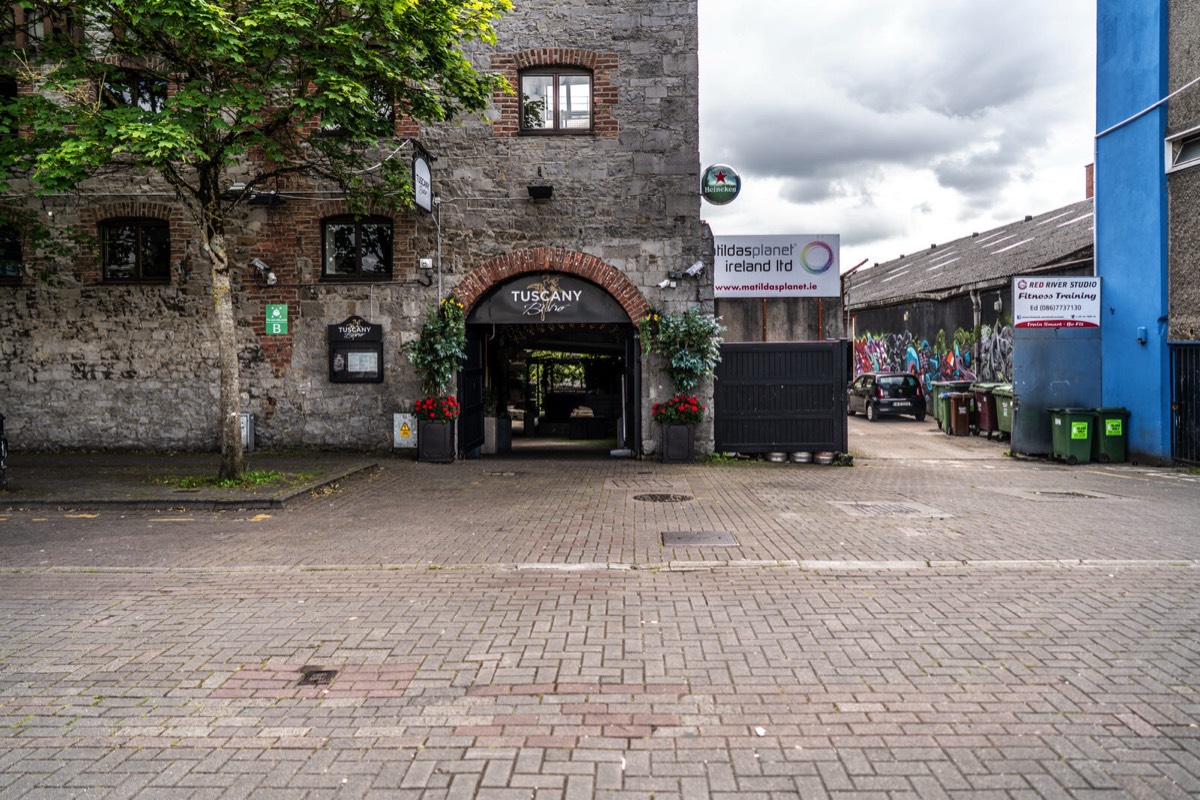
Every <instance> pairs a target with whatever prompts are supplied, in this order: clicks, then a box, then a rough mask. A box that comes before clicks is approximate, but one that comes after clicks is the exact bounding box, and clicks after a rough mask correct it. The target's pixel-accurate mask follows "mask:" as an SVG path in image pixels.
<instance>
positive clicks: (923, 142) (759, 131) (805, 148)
mask: <svg viewBox="0 0 1200 800" xmlns="http://www.w3.org/2000/svg"><path fill="white" fill-rule="evenodd" d="M701 125H702V126H703V127H705V129H706V131H708V134H707V135H708V136H710V137H711V138H712V139H713V140H714V141H717V142H720V143H721V144H722V148H721V149H722V152H723V153H727V154H728V156H727V157H728V158H729V159H730V160H731V161H736V162H737V163H736V164H734V166H738V167H739V168H742V169H745V170H747V171H751V172H754V173H756V174H759V175H768V176H783V177H787V176H804V177H805V178H808V179H812V178H827V179H833V178H836V177H839V176H845V174H846V172H847V171H848V170H855V169H861V168H866V167H877V166H879V165H881V164H904V165H909V166H915V167H925V166H928V165H929V163H930V162H931V160H932V159H933V158H935V157H936V156H938V155H940V154H944V153H946V152H947V151H948V150H950V151H953V150H954V149H956V148H958V147H960V146H961V145H962V143H963V134H964V131H963V130H961V126H958V125H955V124H954V123H953V122H952V121H949V120H946V119H944V118H938V117H934V116H931V115H927V114H926V115H908V114H906V115H891V116H885V115H879V114H874V113H870V112H867V111H865V110H864V109H862V108H861V107H860V106H856V105H854V104H852V103H845V104H843V105H841V106H823V107H822V106H814V107H813V108H796V109H779V108H774V109H772V108H750V109H745V110H744V111H743V112H741V113H738V114H736V115H734V116H731V115H729V114H728V113H723V114H721V115H715V114H714V115H711V116H709V117H706V118H705V119H703V120H702V122H701Z"/></svg>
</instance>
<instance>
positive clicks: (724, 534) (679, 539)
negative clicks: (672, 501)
mask: <svg viewBox="0 0 1200 800" xmlns="http://www.w3.org/2000/svg"><path fill="white" fill-rule="evenodd" d="M662 543H663V547H737V539H735V538H733V534H732V533H729V532H728V531H663V534H662Z"/></svg>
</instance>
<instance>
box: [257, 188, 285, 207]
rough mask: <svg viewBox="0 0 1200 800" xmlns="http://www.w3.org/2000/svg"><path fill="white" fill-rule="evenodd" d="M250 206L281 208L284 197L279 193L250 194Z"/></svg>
mask: <svg viewBox="0 0 1200 800" xmlns="http://www.w3.org/2000/svg"><path fill="white" fill-rule="evenodd" d="M250 205H252V206H281V205H283V195H281V194H280V193H279V192H275V191H272V192H257V191H255V192H250Z"/></svg>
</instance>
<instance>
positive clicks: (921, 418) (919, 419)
mask: <svg viewBox="0 0 1200 800" xmlns="http://www.w3.org/2000/svg"><path fill="white" fill-rule="evenodd" d="M916 417H917V422H924V421H925V412H924V411H922V412H921V413H920V414H917V415H916Z"/></svg>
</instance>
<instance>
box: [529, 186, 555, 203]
mask: <svg viewBox="0 0 1200 800" xmlns="http://www.w3.org/2000/svg"><path fill="white" fill-rule="evenodd" d="M525 189H526V190H527V191H528V192H529V199H530V200H549V199H550V198H551V197H553V196H554V187H553V186H551V185H550V184H543V185H530V186H526V187H525Z"/></svg>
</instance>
